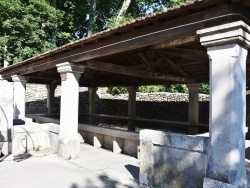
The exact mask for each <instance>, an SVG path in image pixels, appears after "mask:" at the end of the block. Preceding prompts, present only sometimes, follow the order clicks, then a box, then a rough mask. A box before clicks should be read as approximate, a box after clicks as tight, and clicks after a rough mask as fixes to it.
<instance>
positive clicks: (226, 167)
mask: <svg viewBox="0 0 250 188" xmlns="http://www.w3.org/2000/svg"><path fill="white" fill-rule="evenodd" d="M208 54H209V55H210V90H211V91H210V117H209V118H210V126H209V128H210V145H211V148H210V153H209V161H208V168H207V177H208V178H211V179H215V180H218V181H221V182H225V183H228V184H233V185H240V187H245V186H244V185H245V184H246V179H245V177H246V169H245V133H244V128H245V126H246V57H247V50H246V49H244V48H242V47H240V46H239V45H237V44H229V45H223V46H218V47H210V48H208ZM205 182H209V179H207V180H206V181H205ZM207 184H209V183H207ZM209 186H210V185H209ZM207 187H208V186H207Z"/></svg>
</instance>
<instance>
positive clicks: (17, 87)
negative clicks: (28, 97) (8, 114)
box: [11, 75, 28, 120]
mask: <svg viewBox="0 0 250 188" xmlns="http://www.w3.org/2000/svg"><path fill="white" fill-rule="evenodd" d="M11 78H12V81H13V82H14V119H22V120H24V119H25V92H26V83H27V81H28V79H27V78H26V77H23V76H20V75H13V76H11Z"/></svg>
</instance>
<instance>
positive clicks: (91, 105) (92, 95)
mask: <svg viewBox="0 0 250 188" xmlns="http://www.w3.org/2000/svg"><path fill="white" fill-rule="evenodd" d="M88 91H89V113H90V114H95V102H96V101H95V96H96V91H97V88H96V87H89V88H88ZM94 120H95V117H94V116H89V123H90V124H95V121H94Z"/></svg>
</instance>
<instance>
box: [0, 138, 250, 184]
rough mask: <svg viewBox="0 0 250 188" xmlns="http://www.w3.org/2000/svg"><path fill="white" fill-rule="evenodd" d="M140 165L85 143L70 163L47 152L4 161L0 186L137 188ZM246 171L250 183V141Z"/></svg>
mask: <svg viewBox="0 0 250 188" xmlns="http://www.w3.org/2000/svg"><path fill="white" fill-rule="evenodd" d="M138 166H139V164H138V161H137V160H136V159H135V158H133V157H128V156H125V155H118V154H113V153H112V152H109V151H106V150H103V149H96V148H94V147H92V146H89V145H85V144H82V145H81V153H80V157H79V158H77V159H73V160H69V161H65V160H62V159H60V158H58V157H57V156H56V155H55V154H50V153H44V152H42V153H39V152H33V153H31V154H23V155H19V156H8V157H6V158H2V159H1V160H0V187H3V188H102V187H103V188H127V187H133V188H137V187H140V186H139V184H138V176H139V167H138ZM246 169H247V174H248V179H249V180H250V141H248V142H247V143H246ZM249 188H250V185H249Z"/></svg>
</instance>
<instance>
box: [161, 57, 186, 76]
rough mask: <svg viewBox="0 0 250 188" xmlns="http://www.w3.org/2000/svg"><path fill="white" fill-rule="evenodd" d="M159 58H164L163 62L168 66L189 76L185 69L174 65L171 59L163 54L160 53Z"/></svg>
mask: <svg viewBox="0 0 250 188" xmlns="http://www.w3.org/2000/svg"><path fill="white" fill-rule="evenodd" d="M160 56H161V58H162V59H163V60H164V63H166V64H167V65H168V66H170V67H171V68H172V69H173V70H175V71H176V72H178V73H180V74H181V75H183V76H189V75H188V74H187V73H186V72H185V71H183V70H182V69H181V67H180V66H179V65H176V64H175V63H174V62H173V61H172V60H171V59H169V58H167V57H166V56H165V55H164V54H161V53H160Z"/></svg>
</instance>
